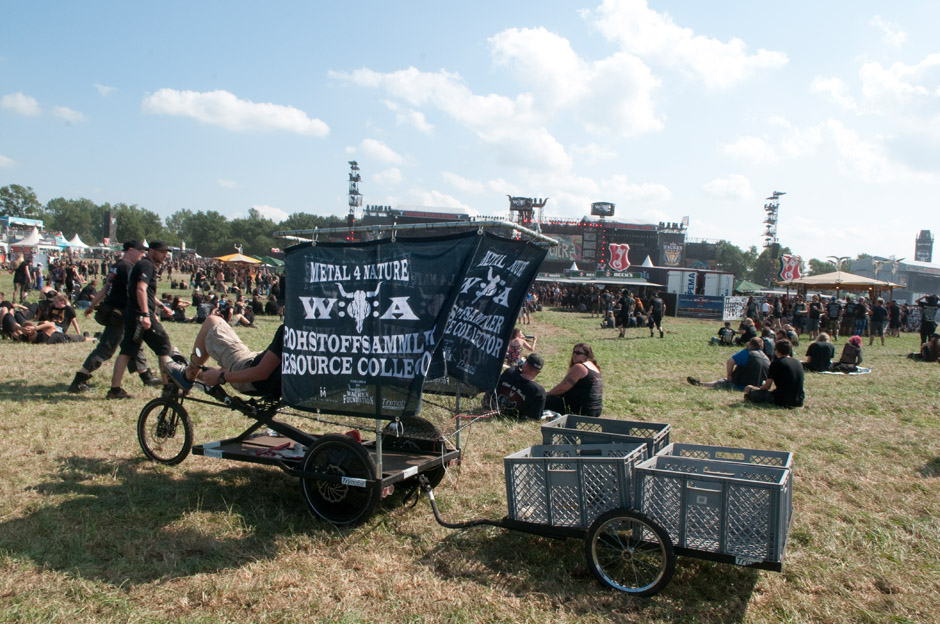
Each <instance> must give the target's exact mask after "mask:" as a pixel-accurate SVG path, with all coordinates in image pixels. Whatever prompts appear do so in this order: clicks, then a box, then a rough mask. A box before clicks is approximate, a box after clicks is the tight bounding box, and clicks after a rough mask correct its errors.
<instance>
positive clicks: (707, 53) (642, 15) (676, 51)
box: [584, 0, 788, 89]
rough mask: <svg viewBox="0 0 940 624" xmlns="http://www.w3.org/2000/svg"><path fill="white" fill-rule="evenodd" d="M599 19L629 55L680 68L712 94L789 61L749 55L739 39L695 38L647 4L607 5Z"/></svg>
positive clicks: (609, 1) (766, 53)
mask: <svg viewBox="0 0 940 624" xmlns="http://www.w3.org/2000/svg"><path fill="white" fill-rule="evenodd" d="M584 14H585V15H587V16H590V15H591V13H590V12H585V13H584ZM596 15H597V17H596V19H595V21H594V25H595V26H596V27H597V29H598V30H599V31H600V32H601V34H603V35H604V36H605V37H607V39H608V40H610V41H614V42H617V43H618V44H619V45H620V46H621V48H622V49H623V50H624V51H625V52H627V53H630V54H634V55H636V56H639V57H640V58H642V59H644V60H647V61H658V62H661V63H663V64H665V65H667V66H670V67H675V68H677V69H679V70H680V71H683V72H686V73H687V74H690V75H692V76H695V77H697V78H698V79H700V80H701V81H702V82H703V83H705V85H706V86H708V87H709V88H712V89H726V88H729V87H733V86H735V85H737V84H739V83H741V82H742V81H744V80H746V79H747V78H749V77H750V76H752V75H754V74H755V73H757V72H759V71H761V70H764V69H777V68H779V67H783V66H784V65H786V64H787V62H788V59H787V56H786V54H784V53H782V52H774V51H771V50H764V49H758V50H757V52H756V53H750V52H748V48H747V44H745V43H744V42H743V41H741V40H740V39H731V40H729V41H727V42H723V41H719V40H718V39H714V38H711V37H705V36H703V35H696V34H695V33H694V32H693V31H692V30H691V29H689V28H683V27H681V26H679V25H678V24H676V23H675V22H674V21H673V19H672V17H671V16H670V15H669V14H667V13H658V12H656V11H653V10H651V9H650V8H649V7H648V6H647V2H646V0H604V2H603V3H602V4H601V6H600V7H598V8H597V9H596Z"/></svg>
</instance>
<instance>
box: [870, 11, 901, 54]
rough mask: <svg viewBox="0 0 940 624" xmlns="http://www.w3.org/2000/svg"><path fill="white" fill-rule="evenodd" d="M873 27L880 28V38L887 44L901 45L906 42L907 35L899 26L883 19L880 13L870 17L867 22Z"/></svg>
mask: <svg viewBox="0 0 940 624" xmlns="http://www.w3.org/2000/svg"><path fill="white" fill-rule="evenodd" d="M869 23H870V24H871V25H872V26H874V27H875V28H878V29H879V30H881V39H882V40H883V41H884V42H885V43H887V44H888V45H892V46H894V47H896V48H897V47H901V46H902V45H904V43H905V42H907V35H905V34H904V31H903V30H901V27H900V26H898V25H897V24H895V23H894V22H888V21H885V20H884V19H883V18H882V17H881V16H880V15H876V16H874V17H873V18H871V22H869Z"/></svg>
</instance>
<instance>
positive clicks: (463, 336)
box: [429, 234, 547, 390]
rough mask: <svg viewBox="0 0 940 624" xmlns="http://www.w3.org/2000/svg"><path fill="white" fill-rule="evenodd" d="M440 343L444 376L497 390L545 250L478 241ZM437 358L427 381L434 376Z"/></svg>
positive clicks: (522, 244) (501, 240) (492, 240)
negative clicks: (507, 348) (445, 373)
mask: <svg viewBox="0 0 940 624" xmlns="http://www.w3.org/2000/svg"><path fill="white" fill-rule="evenodd" d="M481 239H482V240H481V241H480V246H479V247H478V248H477V250H476V253H475V254H474V257H473V260H472V261H471V263H470V266H469V268H468V269H467V275H466V276H465V277H464V279H463V283H462V285H461V287H460V290H459V292H458V294H457V301H456V302H455V303H454V308H453V311H452V312H451V315H450V318H449V319H448V321H447V326H446V328H445V329H444V336H443V337H442V339H441V359H442V360H443V361H446V371H447V376H448V377H452V378H454V379H457V380H459V381H461V382H463V383H465V384H468V385H470V386H473V387H475V388H478V389H480V390H492V389H493V388H495V387H496V382H497V380H498V379H499V374H500V372H501V370H502V364H503V360H504V359H505V357H506V347H507V345H508V344H509V339H510V335H511V334H512V330H513V327H515V325H516V318H517V317H518V316H519V310H520V309H521V308H522V304H523V303H524V302H525V298H526V293H527V292H528V290H529V287H530V286H531V285H532V282H533V281H534V280H535V277H536V275H537V274H538V269H539V265H541V264H542V260H544V259H545V254H546V252H547V250H546V249H544V248H540V247H536V246H535V245H532V244H530V243H526V242H524V241H520V240H509V239H505V238H499V237H497V236H493V235H490V234H484V235H483V236H482V237H481ZM438 371H439V369H438V368H437V359H435V367H434V369H433V371H432V372H431V373H430V375H429V376H430V377H432V378H434V377H436V374H435V373H436V372H438Z"/></svg>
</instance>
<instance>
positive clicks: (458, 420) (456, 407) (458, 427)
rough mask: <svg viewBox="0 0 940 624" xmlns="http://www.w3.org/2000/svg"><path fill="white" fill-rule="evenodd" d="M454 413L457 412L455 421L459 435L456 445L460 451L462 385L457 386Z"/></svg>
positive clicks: (456, 438)
mask: <svg viewBox="0 0 940 624" xmlns="http://www.w3.org/2000/svg"><path fill="white" fill-rule="evenodd" d="M454 411H455V412H457V414H456V417H455V419H454V423H455V424H456V426H457V435H456V437H455V443H456V444H457V450H458V451H459V450H460V385H459V384H458V385H457V402H456V405H455V406H454Z"/></svg>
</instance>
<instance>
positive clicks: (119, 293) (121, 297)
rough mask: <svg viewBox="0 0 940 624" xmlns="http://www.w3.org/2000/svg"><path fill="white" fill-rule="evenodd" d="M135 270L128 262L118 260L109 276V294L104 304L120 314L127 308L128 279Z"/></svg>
mask: <svg viewBox="0 0 940 624" xmlns="http://www.w3.org/2000/svg"><path fill="white" fill-rule="evenodd" d="M133 268H134V265H133V264H131V263H130V262H128V261H127V260H118V261H117V263H116V264H115V265H114V266H113V267H111V271H110V272H109V274H108V280H109V281H108V292H107V294H106V295H105V296H104V303H107V304H108V305H109V306H111V307H112V308H114V309H115V310H119V311H120V312H124V308H126V307H127V278H128V277H129V276H130V274H131V269H133Z"/></svg>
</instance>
